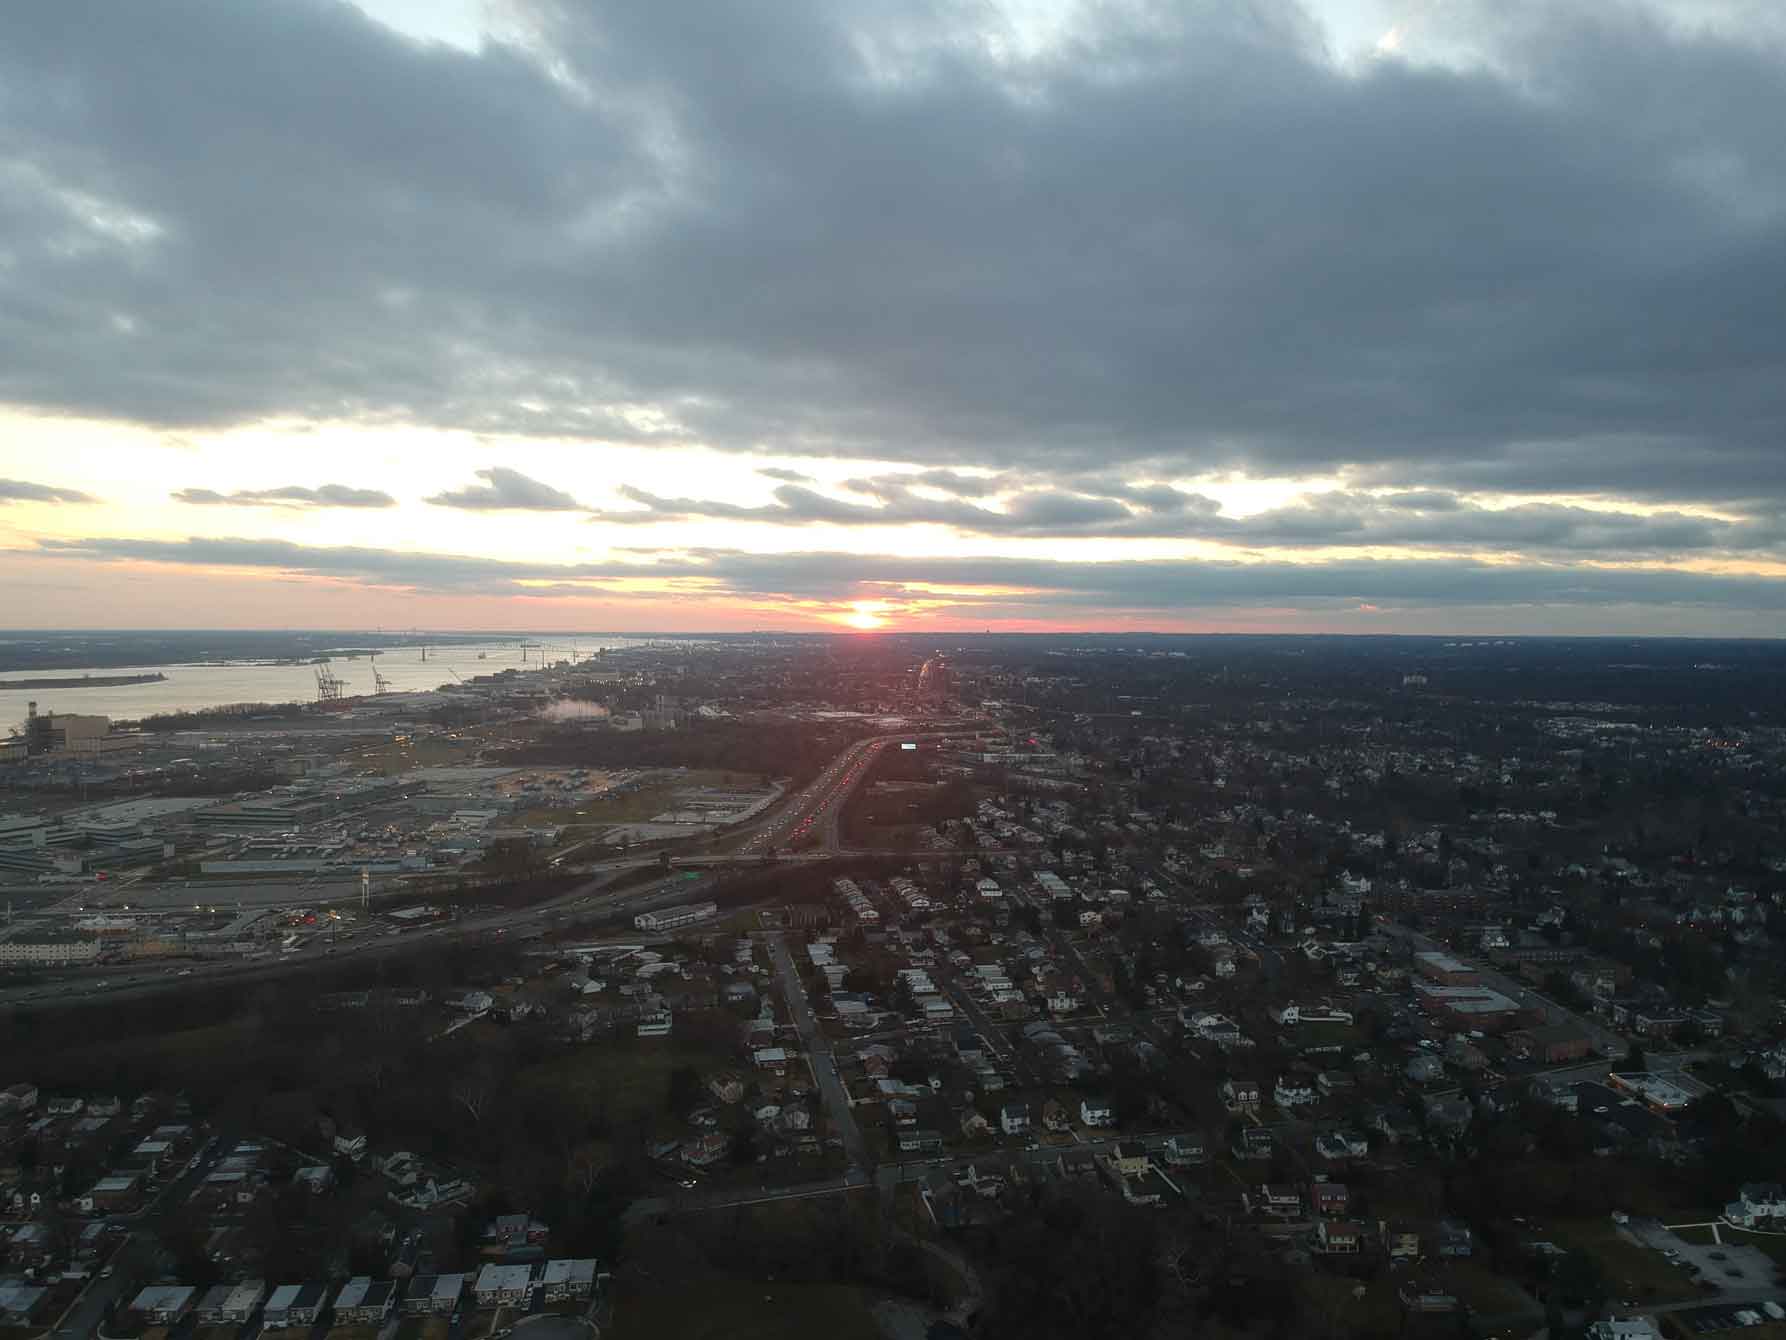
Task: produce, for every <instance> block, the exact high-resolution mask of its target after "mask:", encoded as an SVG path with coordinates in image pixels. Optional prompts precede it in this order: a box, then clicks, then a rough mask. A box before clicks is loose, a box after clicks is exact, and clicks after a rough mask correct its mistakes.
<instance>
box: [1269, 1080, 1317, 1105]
mask: <svg viewBox="0 0 1786 1340" xmlns="http://www.w3.org/2000/svg"><path fill="white" fill-rule="evenodd" d="M1271 1101H1272V1102H1274V1103H1276V1104H1277V1105H1278V1106H1279V1107H1301V1106H1303V1105H1304V1104H1307V1103H1312V1102H1314V1101H1315V1090H1314V1086H1313V1085H1311V1084H1309V1083H1308V1081H1306V1080H1301V1079H1297V1078H1296V1077H1295V1076H1294V1075H1279V1076H1278V1081H1277V1087H1276V1088H1274V1089H1273V1090H1272V1091H1271Z"/></svg>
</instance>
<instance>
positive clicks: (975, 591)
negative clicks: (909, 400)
mask: <svg viewBox="0 0 1786 1340" xmlns="http://www.w3.org/2000/svg"><path fill="white" fill-rule="evenodd" d="M39 548H40V550H41V551H42V552H44V553H46V554H50V555H54V556H59V557H63V558H67V559H82V560H89V561H106V562H112V561H136V562H148V563H162V564H174V565H180V566H190V567H198V568H205V567H213V568H214V567H228V568H247V569H261V570H266V571H270V572H276V573H280V574H284V575H297V576H309V577H319V578H327V579H331V580H338V581H346V582H352V583H355V584H359V585H366V586H375V587H387V588H393V589H399V590H411V591H425V592H447V593H455V594H495V595H534V596H540V597H550V596H554V595H560V596H568V595H579V594H581V595H590V594H596V593H605V592H618V591H621V590H626V591H633V592H636V591H638V590H639V588H640V584H641V583H642V582H643V583H647V584H650V583H655V584H656V590H657V592H658V593H659V594H660V595H661V594H662V593H664V592H669V591H680V592H682V593H683V594H689V595H697V596H704V597H707V598H716V599H734V600H736V599H751V600H759V601H763V602H767V603H769V604H770V605H772V606H773V605H775V604H781V605H784V606H786V607H787V608H788V609H789V610H790V611H792V610H794V609H796V608H797V607H798V606H799V605H800V604H801V603H802V602H819V603H822V604H826V605H841V604H843V603H845V602H848V601H851V600H860V599H888V598H892V599H901V600H907V601H914V602H923V603H928V604H932V605H940V606H946V607H948V608H949V609H951V610H954V611H956V612H957V613H960V614H962V615H963V616H966V617H977V616H979V615H985V616H987V617H990V618H997V619H1005V618H1010V617H1022V618H1044V619H1047V618H1053V619H1057V620H1059V621H1062V622H1065V623H1067V624H1070V625H1085V624H1092V623H1095V622H1096V619H1097V618H1098V617H1099V615H1100V613H1109V612H1112V611H1121V612H1125V613H1140V614H1145V615H1152V616H1154V617H1156V618H1158V619H1159V620H1160V621H1161V622H1162V623H1169V622H1171V621H1172V620H1173V619H1174V618H1178V617H1181V616H1184V615H1186V614H1190V613H1193V612H1196V611H1200V610H1212V609H1214V610H1219V609H1225V608H1237V607H1244V606H1259V605H1282V606H1286V607H1292V608H1302V609H1323V608H1344V607H1355V606H1359V605H1362V604H1367V603H1368V604H1377V605H1395V606H1399V607H1404V608H1413V609H1423V608H1441V607H1454V608H1455V607H1465V606H1495V607H1506V608H1517V607H1547V608H1548V607H1556V608H1565V609H1566V608H1570V607H1580V608H1588V609H1592V608H1599V607H1606V606H1614V605H1617V606H1657V607H1679V608H1697V609H1703V610H1712V611H1756V612H1758V613H1763V614H1765V615H1767V616H1768V617H1770V618H1777V617H1778V616H1780V615H1781V614H1782V613H1786V580H1780V579H1770V578H1765V577H1748V576H1729V575H1724V574H1715V573H1699V572H1683V571H1671V570H1667V569H1658V568H1645V567H1630V568H1606V567H1597V566H1588V565H1579V564H1542V565H1530V564H1529V565H1512V564H1492V563H1484V562H1479V561H1473V560H1441V559H1432V560H1397V561H1388V560H1372V559H1351V560H1345V561H1339V562H1330V563H1321V564H1308V563H1283V562H1261V563H1237V562H1218V561H1204V560H1152V561H1115V562H1104V563H1075V562H1057V561H1050V560H1045V559H1017V558H1006V557H999V556H966V557H959V558H905V557H899V556H894V555H885V554H879V555H876V554H852V553H836V552H815V553H784V554H748V553H742V552H738V551H733V550H715V551H696V552H691V553H681V554H670V553H650V554H641V555H638V556H637V558H636V559H635V560H634V561H619V560H616V561H609V562H601V563H571V564H550V563H520V562H511V561H505V560H500V559H485V558H476V557H471V556H465V555H454V554H431V553H409V552H401V551H396V550H386V549H369V548H360V547H327V546H311V545H300V544H291V543H286V542H281V541H260V540H248V539H200V538H193V539H188V540H184V541H151V540H119V539H107V538H97V539H90V540H46V541H41V542H40V545H39ZM646 594H647V595H649V594H650V591H649V590H648V591H647V592H646Z"/></svg>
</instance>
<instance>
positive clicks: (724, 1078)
mask: <svg viewBox="0 0 1786 1340" xmlns="http://www.w3.org/2000/svg"><path fill="white" fill-rule="evenodd" d="M707 1092H708V1093H710V1094H712V1095H713V1097H714V1098H715V1099H716V1100H717V1101H719V1102H722V1103H736V1102H740V1101H742V1099H743V1098H744V1081H743V1080H742V1079H740V1078H739V1077H738V1076H737V1075H732V1074H725V1075H715V1076H713V1078H712V1079H710V1080H708V1081H707Z"/></svg>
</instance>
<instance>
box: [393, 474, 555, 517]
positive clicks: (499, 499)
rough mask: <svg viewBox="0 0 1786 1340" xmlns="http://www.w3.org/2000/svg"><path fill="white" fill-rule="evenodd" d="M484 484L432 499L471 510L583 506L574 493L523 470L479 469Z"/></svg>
mask: <svg viewBox="0 0 1786 1340" xmlns="http://www.w3.org/2000/svg"><path fill="white" fill-rule="evenodd" d="M477 477H478V478H479V479H481V480H483V481H484V483H482V484H469V485H467V486H466V487H464V488H462V489H449V490H448V491H446V492H444V493H437V494H435V495H434V496H433V497H432V498H429V499H428V501H429V502H431V503H433V504H434V505H435V506H436V507H458V508H463V509H464V510H465V511H468V512H503V511H520V512H577V511H581V510H583V505H582V504H581V503H579V502H578V501H577V500H576V499H575V498H573V497H571V495H570V494H568V493H565V492H563V491H562V490H560V489H555V488H553V487H552V486H551V485H549V484H542V483H540V482H539V480H537V479H529V478H528V477H527V476H526V475H524V474H522V473H521V472H520V471H519V470H510V469H508V468H507V467H506V466H500V465H498V466H493V467H491V468H490V469H488V470H479V471H478V472H477Z"/></svg>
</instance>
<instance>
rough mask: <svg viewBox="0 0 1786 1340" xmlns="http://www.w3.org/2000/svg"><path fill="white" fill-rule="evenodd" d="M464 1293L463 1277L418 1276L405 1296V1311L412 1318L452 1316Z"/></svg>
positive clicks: (410, 1283)
mask: <svg viewBox="0 0 1786 1340" xmlns="http://www.w3.org/2000/svg"><path fill="white" fill-rule="evenodd" d="M464 1292H465V1276H463V1275H417V1276H416V1277H415V1278H414V1279H412V1280H411V1281H410V1282H409V1289H408V1291H407V1292H405V1293H404V1295H403V1311H404V1312H405V1313H407V1314H408V1315H410V1316H412V1317H413V1316H421V1315H425V1314H429V1313H432V1314H433V1315H435V1316H440V1317H446V1316H451V1315H452V1313H453V1311H454V1309H456V1308H457V1307H458V1306H459V1296H460V1295H461V1294H463V1293H464Z"/></svg>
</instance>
